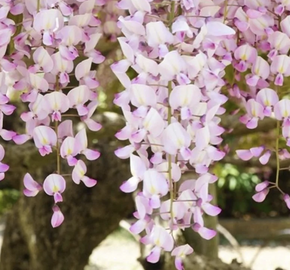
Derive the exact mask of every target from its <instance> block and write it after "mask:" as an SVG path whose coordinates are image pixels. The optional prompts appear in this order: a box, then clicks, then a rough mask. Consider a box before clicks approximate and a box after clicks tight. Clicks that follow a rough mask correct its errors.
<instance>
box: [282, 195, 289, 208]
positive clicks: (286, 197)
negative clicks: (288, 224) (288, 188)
mask: <svg viewBox="0 0 290 270" xmlns="http://www.w3.org/2000/svg"><path fill="white" fill-rule="evenodd" d="M283 200H284V201H285V203H286V205H287V207H288V209H290V196H289V195H288V194H285V195H284V196H283Z"/></svg>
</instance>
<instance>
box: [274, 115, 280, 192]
mask: <svg viewBox="0 0 290 270" xmlns="http://www.w3.org/2000/svg"><path fill="white" fill-rule="evenodd" d="M276 134H277V135H276V136H277V138H276V147H275V153H276V166H277V171H276V181H275V183H276V186H277V187H278V184H279V173H280V159H279V136H280V122H279V121H278V120H277V126H276Z"/></svg>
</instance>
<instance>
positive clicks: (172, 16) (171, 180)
mask: <svg viewBox="0 0 290 270" xmlns="http://www.w3.org/2000/svg"><path fill="white" fill-rule="evenodd" d="M174 13H175V1H172V2H171V8H170V13H169V20H168V21H169V29H170V31H172V24H173V21H174ZM170 49H172V48H170ZM171 92H172V81H170V82H168V97H169V96H170V93H171ZM171 117H172V112H171V107H170V106H169V107H168V115H167V122H168V125H169V124H170V123H171ZM171 162H172V156H171V155H168V178H169V186H170V217H171V220H172V221H173V219H174V215H173V201H174V186H173V179H172V172H171V170H172V164H171Z"/></svg>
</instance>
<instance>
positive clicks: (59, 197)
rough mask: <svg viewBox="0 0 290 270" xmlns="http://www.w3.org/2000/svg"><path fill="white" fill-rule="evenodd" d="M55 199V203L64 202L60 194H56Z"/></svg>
mask: <svg viewBox="0 0 290 270" xmlns="http://www.w3.org/2000/svg"><path fill="white" fill-rule="evenodd" d="M53 198H54V202H55V203H58V202H62V201H63V199H62V196H61V194H60V193H59V192H56V193H54V195H53Z"/></svg>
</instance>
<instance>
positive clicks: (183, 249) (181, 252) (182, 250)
mask: <svg viewBox="0 0 290 270" xmlns="http://www.w3.org/2000/svg"><path fill="white" fill-rule="evenodd" d="M192 252H193V249H192V247H191V246H189V245H188V244H186V245H182V246H178V247H176V248H175V249H174V250H172V252H171V255H172V256H175V267H176V269H177V270H183V269H184V266H183V264H182V259H183V258H184V257H185V256H186V255H189V254H191V253H192Z"/></svg>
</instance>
